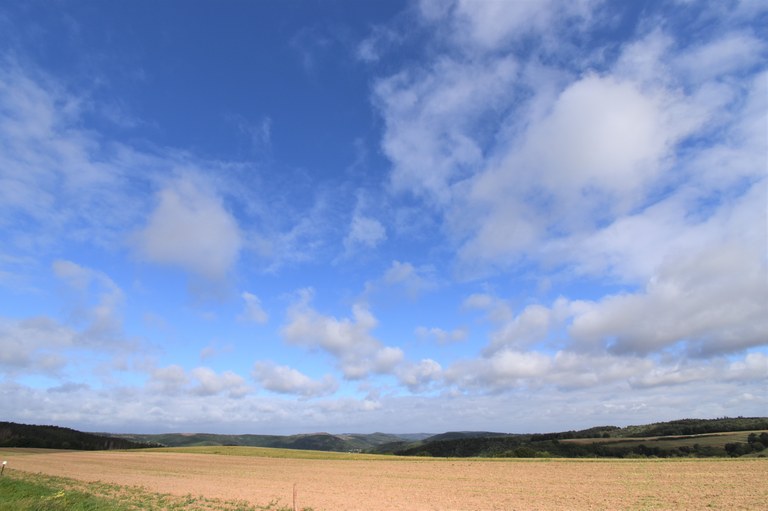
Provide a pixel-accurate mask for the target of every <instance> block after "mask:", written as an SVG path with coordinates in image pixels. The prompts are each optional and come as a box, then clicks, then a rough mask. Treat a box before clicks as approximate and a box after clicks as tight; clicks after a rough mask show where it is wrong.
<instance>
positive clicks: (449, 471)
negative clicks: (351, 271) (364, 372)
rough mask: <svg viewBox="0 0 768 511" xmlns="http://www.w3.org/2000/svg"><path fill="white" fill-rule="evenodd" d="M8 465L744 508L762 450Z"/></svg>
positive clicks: (399, 505)
mask: <svg viewBox="0 0 768 511" xmlns="http://www.w3.org/2000/svg"><path fill="white" fill-rule="evenodd" d="M3 457H4V459H7V460H8V468H9V469H14V470H23V471H27V472H35V473H37V472H40V473H44V474H50V475H57V476H64V477H69V478H74V479H79V480H83V481H102V482H107V483H113V484H120V485H129V486H142V487H144V488H146V489H148V490H150V491H153V492H160V493H171V494H175V495H188V494H192V495H200V496H205V497H208V498H220V499H243V500H247V501H249V502H251V503H253V504H260V505H264V504H266V503H268V502H270V501H274V500H275V499H279V501H280V503H282V504H283V505H291V504H292V494H293V488H294V484H295V485H296V491H297V501H296V504H297V507H298V508H299V509H300V508H303V507H311V508H313V509H314V510H315V511H339V510H366V511H387V510H422V509H424V510H426V509H432V510H475V509H478V510H479V509H483V510H489V509H497V510H561V509H567V510H600V509H602V510H619V509H637V510H641V509H642V510H649V509H681V510H700V509H727V510H736V509H743V510H756V509H766V506H767V505H768V504H767V503H768V485H766V484H765V482H766V476H767V475H768V459H734V460H682V461H681V460H674V461H665V460H617V461H611V460H590V461H579V460H535V461H534V460H531V461H528V460H499V461H496V460H493V461H492V460H455V459H423V458H417V459H412V458H410V459H402V458H398V459H391V458H382V459H359V460H357V459H351V460H333V459H290V458H268V457H250V456H227V455H212V454H189V453H167V452H141V451H132V452H74V451H66V452H53V453H45V452H43V453H40V452H36V453H29V454H28V453H23V452H19V451H16V452H12V451H4V452H3Z"/></svg>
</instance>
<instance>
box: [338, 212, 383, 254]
mask: <svg viewBox="0 0 768 511" xmlns="http://www.w3.org/2000/svg"><path fill="white" fill-rule="evenodd" d="M386 239H387V230H386V229H385V228H384V225H382V223H381V222H379V221H378V220H376V219H375V218H371V217H368V216H365V215H362V214H358V213H355V215H354V216H353V217H352V222H351V223H350V225H349V232H348V233H347V236H346V237H345V238H344V242H343V243H344V250H345V253H347V254H351V253H353V252H354V251H355V250H357V249H358V248H359V247H363V248H376V247H377V246H378V245H379V244H381V243H382V242H383V241H385V240H386Z"/></svg>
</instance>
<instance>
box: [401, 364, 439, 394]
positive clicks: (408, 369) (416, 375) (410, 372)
mask: <svg viewBox="0 0 768 511" xmlns="http://www.w3.org/2000/svg"><path fill="white" fill-rule="evenodd" d="M442 372H443V368H442V366H441V365H440V364H439V363H437V362H435V361H434V360H432V359H430V358H425V359H423V360H421V361H419V362H418V363H416V364H414V363H407V364H404V365H403V366H402V367H400V368H399V369H398V370H397V377H398V380H399V381H400V383H401V384H402V385H405V386H406V387H407V388H408V390H410V391H411V392H423V391H424V390H426V389H428V388H429V387H430V386H431V385H432V384H433V383H435V382H437V381H439V379H440V378H441V376H442Z"/></svg>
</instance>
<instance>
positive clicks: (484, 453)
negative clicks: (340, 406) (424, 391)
mask: <svg viewBox="0 0 768 511" xmlns="http://www.w3.org/2000/svg"><path fill="white" fill-rule="evenodd" d="M156 446H167V447H196V446H246V447H275V448H284V449H302V450H315V451H337V452H348V451H360V452H370V453H380V454H395V455H400V456H435V457H569V458H574V457H575V458H578V457H614V458H616V457H619V458H621V457H634V456H658V457H670V456H696V457H704V456H768V417H735V418H729V417H723V418H719V419H681V420H675V421H669V422H659V423H654V424H647V425H640V426H627V427H624V428H620V427H616V426H596V427H592V428H588V429H583V430H578V431H561V432H555V433H532V434H509V433H494V432H489V431H452V432H447V433H441V434H438V435H430V434H427V433H414V434H400V435H394V434H388V433H371V434H353V433H350V434H339V435H333V434H330V433H309V434H302V435H287V436H281V435H252V434H246V435H218V434H211V433H165V434H153V435H144V434H108V433H83V432H80V431H76V430H73V429H69V428H61V427H57V426H32V425H26V424H15V423H13V422H0V447H37V448H49V449H84V450H97V449H136V448H142V447H156Z"/></svg>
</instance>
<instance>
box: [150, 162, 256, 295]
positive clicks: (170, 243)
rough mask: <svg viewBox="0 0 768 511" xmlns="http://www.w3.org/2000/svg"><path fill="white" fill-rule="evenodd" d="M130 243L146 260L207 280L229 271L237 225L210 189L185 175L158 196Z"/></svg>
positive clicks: (238, 235)
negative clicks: (146, 219) (181, 269)
mask: <svg viewBox="0 0 768 511" xmlns="http://www.w3.org/2000/svg"><path fill="white" fill-rule="evenodd" d="M135 243H136V248H137V250H138V252H139V254H140V255H141V256H142V257H143V258H144V259H146V260H147V261H150V262H153V263H158V264H170V265H176V266H179V267H181V268H183V269H185V270H187V271H190V272H192V273H194V274H196V275H198V276H200V277H203V278H205V279H209V280H212V281H219V280H221V279H223V278H224V277H225V276H226V275H227V274H228V273H229V272H230V271H231V270H232V268H233V266H234V265H235V263H236V262H237V258H238V256H239V253H240V249H241V247H242V239H241V233H240V228H239V226H238V224H237V220H236V219H235V218H234V216H232V214H231V213H230V212H229V211H227V209H226V208H225V207H224V204H223V202H222V200H221V198H220V197H219V196H218V195H216V194H215V192H214V191H213V190H211V189H210V185H205V184H204V183H203V182H201V181H199V180H196V179H195V178H192V177H189V176H187V177H182V178H179V179H178V180H176V181H174V182H172V183H170V184H168V185H167V186H166V187H165V188H163V190H161V191H160V193H159V194H158V204H157V207H156V208H155V210H154V211H153V212H152V214H151V215H150V217H149V219H148V222H147V225H146V227H144V229H142V230H141V231H139V232H138V233H137V234H136V236H135Z"/></svg>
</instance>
